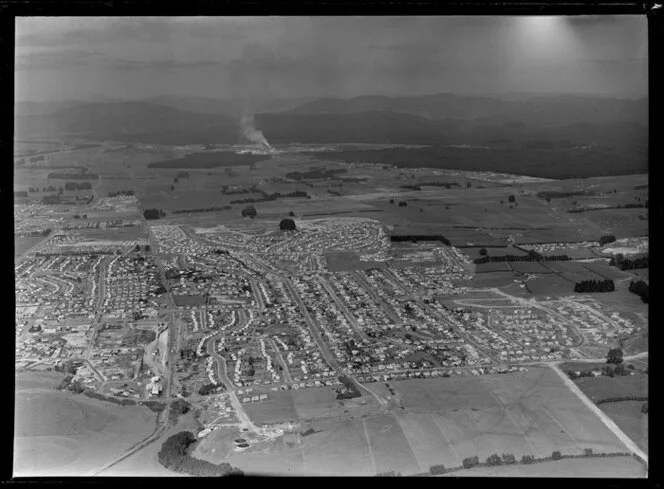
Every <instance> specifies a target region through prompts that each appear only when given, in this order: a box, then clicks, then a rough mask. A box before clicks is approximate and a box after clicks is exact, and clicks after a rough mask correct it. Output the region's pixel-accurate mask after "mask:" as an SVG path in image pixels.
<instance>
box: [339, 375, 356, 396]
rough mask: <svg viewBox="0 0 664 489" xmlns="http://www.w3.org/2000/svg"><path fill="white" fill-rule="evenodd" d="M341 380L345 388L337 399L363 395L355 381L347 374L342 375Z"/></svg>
mask: <svg viewBox="0 0 664 489" xmlns="http://www.w3.org/2000/svg"><path fill="white" fill-rule="evenodd" d="M339 380H340V381H341V383H342V384H343V385H344V389H343V390H341V391H340V392H338V393H337V399H352V398H354V397H360V396H361V395H362V394H361V393H360V391H359V390H358V389H357V387H356V386H355V384H354V383H353V381H352V380H350V379H349V378H348V377H346V376H345V375H342V376H340V377H339Z"/></svg>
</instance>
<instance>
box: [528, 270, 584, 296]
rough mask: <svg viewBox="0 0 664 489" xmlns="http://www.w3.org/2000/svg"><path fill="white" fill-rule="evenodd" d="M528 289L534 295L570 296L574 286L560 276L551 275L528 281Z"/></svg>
mask: <svg viewBox="0 0 664 489" xmlns="http://www.w3.org/2000/svg"><path fill="white" fill-rule="evenodd" d="M526 288H527V289H528V292H530V293H531V294H533V295H556V294H570V293H572V292H573V290H574V284H573V283H572V282H570V281H568V280H565V279H564V278H562V277H559V276H558V275H553V274H550V275H547V276H544V277H537V278H534V279H532V280H528V281H527V282H526Z"/></svg>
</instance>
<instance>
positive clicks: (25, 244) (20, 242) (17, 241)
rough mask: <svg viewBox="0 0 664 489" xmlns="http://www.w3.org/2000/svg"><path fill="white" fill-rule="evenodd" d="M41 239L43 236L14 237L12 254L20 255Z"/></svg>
mask: <svg viewBox="0 0 664 489" xmlns="http://www.w3.org/2000/svg"><path fill="white" fill-rule="evenodd" d="M43 239H44V237H43V236H34V237H28V238H14V256H19V255H22V254H23V253H25V252H26V251H28V250H29V249H30V248H32V247H33V246H34V245H36V244H37V243H39V242H40V241H41V240H43Z"/></svg>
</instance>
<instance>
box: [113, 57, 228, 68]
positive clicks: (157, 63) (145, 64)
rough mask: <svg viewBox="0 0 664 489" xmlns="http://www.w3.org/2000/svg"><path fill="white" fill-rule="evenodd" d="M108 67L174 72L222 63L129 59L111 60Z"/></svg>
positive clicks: (220, 64)
mask: <svg viewBox="0 0 664 489" xmlns="http://www.w3.org/2000/svg"><path fill="white" fill-rule="evenodd" d="M107 64H108V66H109V67H113V68H119V69H123V70H174V69H180V68H202V67H209V66H222V65H224V63H222V62H219V61H207V60H199V61H182V60H175V59H162V60H154V61H139V60H131V59H117V58H115V59H112V60H110V61H109V62H108V63H107Z"/></svg>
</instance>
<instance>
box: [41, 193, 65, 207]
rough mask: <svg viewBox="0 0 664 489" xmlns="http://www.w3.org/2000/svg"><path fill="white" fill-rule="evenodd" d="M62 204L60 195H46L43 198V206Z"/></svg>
mask: <svg viewBox="0 0 664 489" xmlns="http://www.w3.org/2000/svg"><path fill="white" fill-rule="evenodd" d="M60 202H61V200H60V196H59V195H44V196H43V197H42V204H47V205H51V204H59V203H60Z"/></svg>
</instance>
